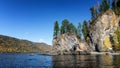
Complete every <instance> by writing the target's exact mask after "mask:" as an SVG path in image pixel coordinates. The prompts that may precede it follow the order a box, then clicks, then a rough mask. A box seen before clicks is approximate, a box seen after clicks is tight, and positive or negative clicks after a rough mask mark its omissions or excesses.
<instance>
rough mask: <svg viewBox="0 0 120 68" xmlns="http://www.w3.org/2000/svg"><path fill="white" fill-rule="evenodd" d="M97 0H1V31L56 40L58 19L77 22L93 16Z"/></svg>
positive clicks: (30, 37)
mask: <svg viewBox="0 0 120 68" xmlns="http://www.w3.org/2000/svg"><path fill="white" fill-rule="evenodd" d="M98 1H101V0H98ZM95 4H97V0H0V34H2V35H7V36H12V37H16V38H19V39H26V40H30V41H34V42H41V41H42V42H45V43H47V44H52V38H53V26H54V22H55V21H56V20H57V21H59V24H61V22H62V20H63V19H68V20H69V21H70V22H72V23H74V24H75V25H77V24H78V22H83V20H89V19H90V16H91V15H90V11H89V8H90V7H92V6H94V5H95Z"/></svg>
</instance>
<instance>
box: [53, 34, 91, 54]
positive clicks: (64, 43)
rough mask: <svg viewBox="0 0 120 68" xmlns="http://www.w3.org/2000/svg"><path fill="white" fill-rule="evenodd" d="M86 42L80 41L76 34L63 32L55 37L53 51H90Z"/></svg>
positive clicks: (62, 52)
mask: <svg viewBox="0 0 120 68" xmlns="http://www.w3.org/2000/svg"><path fill="white" fill-rule="evenodd" d="M89 47H90V46H88V45H87V44H86V43H85V42H80V41H79V40H78V38H77V37H76V35H75V34H67V33H66V34H62V35H59V36H58V37H57V38H56V39H53V51H54V52H55V53H57V54H64V53H66V52H67V53H71V52H75V51H88V50H89V51H90V50H91V49H92V48H89Z"/></svg>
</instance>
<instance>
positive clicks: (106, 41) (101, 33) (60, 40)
mask: <svg viewBox="0 0 120 68" xmlns="http://www.w3.org/2000/svg"><path fill="white" fill-rule="evenodd" d="M119 22H120V17H119V16H117V15H116V14H115V13H114V12H113V11H112V10H108V11H106V12H104V13H101V14H100V15H99V16H98V17H97V19H96V20H95V22H94V23H93V24H91V25H90V28H89V34H88V38H89V40H90V41H89V42H88V44H87V43H86V42H80V41H79V40H78V39H77V37H76V35H75V34H62V35H59V36H58V37H57V38H56V39H53V51H54V52H55V53H57V54H59V53H60V54H61V53H62V54H63V53H65V52H73V51H75V52H76V51H94V50H95V51H100V52H101V51H112V49H113V44H112V43H113V41H112V40H113V39H112V38H113V35H114V33H115V31H116V30H117V28H118V27H119Z"/></svg>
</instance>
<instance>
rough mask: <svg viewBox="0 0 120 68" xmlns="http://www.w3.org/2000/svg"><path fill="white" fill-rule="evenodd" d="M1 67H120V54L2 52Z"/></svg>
mask: <svg viewBox="0 0 120 68" xmlns="http://www.w3.org/2000/svg"><path fill="white" fill-rule="evenodd" d="M0 68H120V55H119V56H117V55H116V56H115V55H114V56H112V55H59V56H45V55H39V54H38V53H34V54H32V55H30V53H0Z"/></svg>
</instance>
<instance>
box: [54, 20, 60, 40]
mask: <svg viewBox="0 0 120 68" xmlns="http://www.w3.org/2000/svg"><path fill="white" fill-rule="evenodd" d="M58 34H59V24H58V21H56V22H55V23H54V34H53V37H54V38H56V37H57V36H58Z"/></svg>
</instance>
